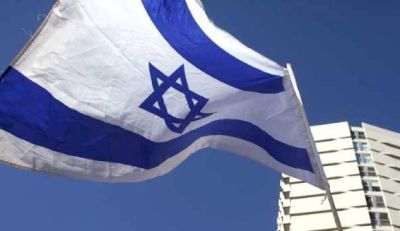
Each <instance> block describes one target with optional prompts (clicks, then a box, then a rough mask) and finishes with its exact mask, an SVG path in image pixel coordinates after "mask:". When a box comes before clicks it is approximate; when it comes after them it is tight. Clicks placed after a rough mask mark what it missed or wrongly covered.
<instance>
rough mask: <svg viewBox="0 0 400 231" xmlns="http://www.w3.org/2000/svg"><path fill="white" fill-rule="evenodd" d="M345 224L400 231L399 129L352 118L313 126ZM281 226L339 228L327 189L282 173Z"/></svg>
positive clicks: (299, 230) (283, 230)
mask: <svg viewBox="0 0 400 231" xmlns="http://www.w3.org/2000/svg"><path fill="white" fill-rule="evenodd" d="M311 130H312V133H313V136H314V140H315V142H316V146H317V149H318V152H319V156H320V159H321V162H322V164H323V168H324V171H325V173H326V175H327V178H328V181H329V183H330V185H331V191H332V194H333V198H334V201H335V204H336V207H337V210H338V213H339V217H340V220H341V222H342V225H343V228H344V229H345V230H357V231H363V230H366V231H367V230H368V231H389V230H390V231H400V134H399V133H395V132H392V131H389V130H385V129H382V128H379V127H376V126H372V125H369V124H365V123H363V124H362V127H350V126H349V124H348V123H347V122H342V123H333V124H326V125H319V126H313V127H312V128H311ZM277 224H278V228H277V230H278V231H288V230H291V231H317V230H318V231H330V230H337V229H336V225H335V223H334V219H333V216H332V212H331V210H330V206H329V203H328V201H327V200H326V198H325V192H324V191H322V190H320V189H318V188H315V187H313V186H311V185H309V184H307V183H305V182H303V181H300V180H298V179H296V178H293V177H289V176H286V175H283V176H282V180H281V192H280V199H279V214H278V219H277Z"/></svg>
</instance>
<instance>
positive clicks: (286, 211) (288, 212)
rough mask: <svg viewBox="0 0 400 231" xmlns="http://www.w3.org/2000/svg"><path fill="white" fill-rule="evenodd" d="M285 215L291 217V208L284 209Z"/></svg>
mask: <svg viewBox="0 0 400 231" xmlns="http://www.w3.org/2000/svg"><path fill="white" fill-rule="evenodd" d="M283 213H284V214H285V215H289V214H290V207H283Z"/></svg>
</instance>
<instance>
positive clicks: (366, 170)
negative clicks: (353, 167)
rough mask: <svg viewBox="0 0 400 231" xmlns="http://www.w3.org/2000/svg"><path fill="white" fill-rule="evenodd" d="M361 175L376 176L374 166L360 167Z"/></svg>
mask: <svg viewBox="0 0 400 231" xmlns="http://www.w3.org/2000/svg"><path fill="white" fill-rule="evenodd" d="M358 168H359V169H360V175H361V176H376V172H375V168H374V167H358Z"/></svg>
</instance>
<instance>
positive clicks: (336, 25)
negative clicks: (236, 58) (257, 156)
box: [0, 0, 400, 231]
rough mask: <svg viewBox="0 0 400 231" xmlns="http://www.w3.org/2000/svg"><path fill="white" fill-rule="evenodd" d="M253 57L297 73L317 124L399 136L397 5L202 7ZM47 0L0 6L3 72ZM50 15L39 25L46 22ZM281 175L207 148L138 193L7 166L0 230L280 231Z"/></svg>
mask: <svg viewBox="0 0 400 231" xmlns="http://www.w3.org/2000/svg"><path fill="white" fill-rule="evenodd" d="M203 3H204V5H205V7H206V10H207V12H208V14H209V16H210V18H211V19H212V20H213V21H214V22H215V23H216V24H217V25H218V26H220V27H222V28H224V29H225V30H227V31H229V32H230V33H232V34H233V35H234V36H235V37H237V38H238V39H239V40H241V41H242V42H244V43H245V44H247V45H248V46H249V47H251V48H253V49H255V50H257V51H259V52H261V53H262V54H264V55H265V56H267V57H269V58H271V59H273V60H275V61H277V62H278V63H280V64H281V65H284V64H285V63H286V62H290V63H292V64H293V66H294V70H295V72H296V77H297V81H298V84H299V88H300V91H301V93H302V96H303V101H304V104H305V108H306V111H307V114H308V117H309V119H310V122H311V123H312V124H321V123H329V122H337V121H344V120H347V121H350V122H351V123H352V124H353V125H358V124H360V123H361V122H368V123H371V124H375V125H377V126H381V127H384V128H388V129H391V130H394V131H400V123H399V118H400V107H399V101H400V93H399V86H400V70H399V58H398V54H400V43H399V41H400V30H398V29H397V28H398V24H399V22H400V14H399V12H400V1H397V0H385V1H371V0H370V1H368V0H349V1H333V0H321V1H312V0H303V1H297V0H268V1H265V0H258V1H257V0H246V1H244V0H235V1H232V0H218V1H215V0H204V1H203ZM52 4H53V1H51V0H35V1H32V0H2V1H1V2H0V30H1V31H2V33H1V36H0V70H4V69H5V68H6V67H7V65H8V64H9V63H10V62H11V60H12V59H13V58H14V57H15V55H16V54H17V52H18V51H19V50H20V49H21V48H22V46H23V45H24V43H25V42H26V41H27V39H28V38H29V36H28V34H29V33H32V32H33V31H34V30H35V28H36V27H37V26H38V24H39V22H38V20H37V18H38V15H41V14H45V13H47V12H48V10H49V8H50V7H51V5H52ZM42 18H43V17H41V16H39V19H42ZM278 180H279V174H278V173H276V172H273V171H271V170H269V169H266V168H264V167H262V166H260V165H259V164H257V163H253V162H252V161H249V160H246V159H244V158H241V157H238V156H235V155H230V154H227V153H221V152H216V151H211V150H204V151H201V152H199V153H197V154H196V155H194V156H192V157H191V158H189V160H187V161H186V162H184V164H183V165H181V166H180V167H178V168H177V169H176V170H175V171H173V172H172V173H170V174H168V175H166V176H164V177H160V178H157V179H154V180H151V181H148V182H144V183H139V184H104V183H95V182H86V181H77V180H72V179H67V178H62V177H54V176H48V175H43V174H34V173H30V172H27V171H22V170H18V169H13V168H10V167H6V166H0V182H1V184H2V186H1V187H0V189H1V191H0V195H1V196H0V205H1V206H0V229H1V230H41V231H46V230H58V231H64V230H96V231H97V230H120V231H123V230H140V231H147V230H164V231H179V230H184V231H187V230H190V231H197V230H199V231H200V230H201V231H204V230H229V231H243V230H260V231H261V230H274V227H275V221H276V212H277V197H278Z"/></svg>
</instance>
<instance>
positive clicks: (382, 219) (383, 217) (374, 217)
mask: <svg viewBox="0 0 400 231" xmlns="http://www.w3.org/2000/svg"><path fill="white" fill-rule="evenodd" d="M369 216H370V217H371V222H372V225H373V226H389V225H390V220H389V216H388V214H387V213H377V212H373V213H369Z"/></svg>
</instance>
